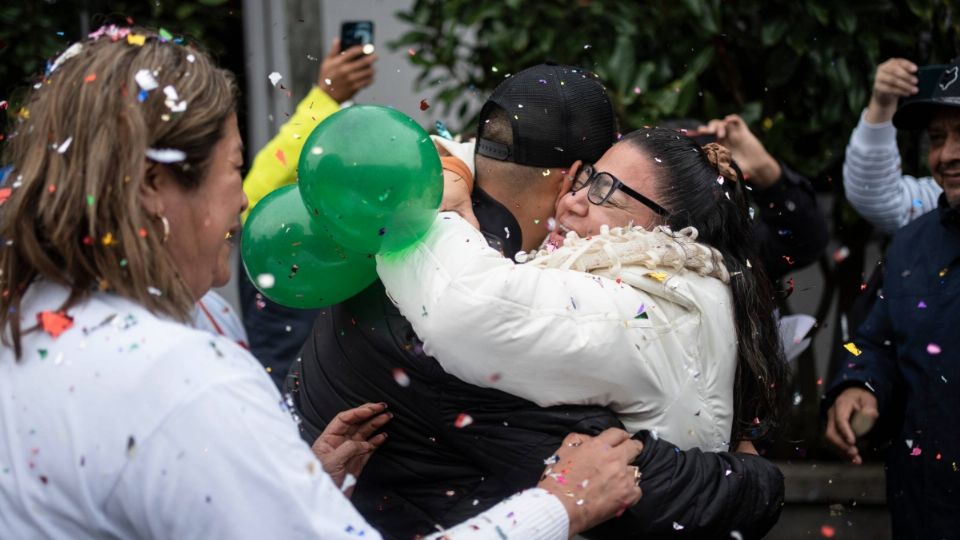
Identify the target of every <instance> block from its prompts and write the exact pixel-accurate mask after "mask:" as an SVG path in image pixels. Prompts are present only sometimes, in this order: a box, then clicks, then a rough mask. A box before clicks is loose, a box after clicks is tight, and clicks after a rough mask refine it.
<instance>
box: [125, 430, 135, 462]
mask: <svg viewBox="0 0 960 540" xmlns="http://www.w3.org/2000/svg"><path fill="white" fill-rule="evenodd" d="M136 453H137V441H136V439H134V438H133V435H131V436H130V437H129V438H128V439H127V458H129V459H133V456H134V455H136Z"/></svg>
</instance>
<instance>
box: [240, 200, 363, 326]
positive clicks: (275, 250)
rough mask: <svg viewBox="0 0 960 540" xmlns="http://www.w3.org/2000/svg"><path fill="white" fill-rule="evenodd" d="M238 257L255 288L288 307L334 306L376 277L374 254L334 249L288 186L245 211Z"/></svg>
mask: <svg viewBox="0 0 960 540" xmlns="http://www.w3.org/2000/svg"><path fill="white" fill-rule="evenodd" d="M240 254H241V257H242V258H243V266H244V268H245V269H246V270H247V275H248V276H250V279H251V280H252V281H253V283H254V285H256V287H257V289H258V290H259V291H260V292H261V293H263V295H264V296H266V297H267V298H269V299H270V300H273V301H274V302H276V303H278V304H281V305H284V306H288V307H295V308H318V307H324V306H329V305H331V304H336V303H339V302H342V301H343V300H346V299H347V298H350V297H351V296H353V295H355V294H357V293H358V292H360V291H362V290H363V289H365V288H366V287H367V286H368V285H370V284H371V283H373V281H374V280H375V279H377V263H376V260H374V258H373V256H372V255H368V254H363V253H357V252H355V251H351V250H348V249H346V248H344V247H342V246H340V245H338V244H337V243H336V242H335V241H334V240H333V237H332V236H331V235H330V233H328V232H326V231H325V230H324V228H323V225H321V224H320V223H317V222H316V221H315V220H313V219H311V218H310V214H309V213H308V212H307V209H306V208H304V206H303V201H302V200H301V199H300V193H299V192H298V191H297V186H293V185H291V186H284V187H282V188H280V189H278V190H276V191H273V192H272V193H270V194H268V195H267V196H266V197H264V198H263V200H261V201H260V204H258V205H257V206H255V207H254V208H253V210H251V211H250V216H249V217H248V218H247V222H246V223H245V224H244V226H243V237H242V239H241V241H240Z"/></svg>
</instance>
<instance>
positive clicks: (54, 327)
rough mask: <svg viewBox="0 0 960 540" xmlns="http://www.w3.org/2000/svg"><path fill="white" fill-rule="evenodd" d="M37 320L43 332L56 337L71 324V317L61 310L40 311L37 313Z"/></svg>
mask: <svg viewBox="0 0 960 540" xmlns="http://www.w3.org/2000/svg"><path fill="white" fill-rule="evenodd" d="M37 322H39V323H40V326H41V327H42V328H43V331H44V332H46V333H48V334H50V337H52V338H54V339H56V338H58V337H60V334H62V333H64V332H66V331H67V330H69V329H70V328H71V327H72V326H73V317H71V316H69V315H67V314H66V313H64V312H62V311H41V312H40V313H38V314H37Z"/></svg>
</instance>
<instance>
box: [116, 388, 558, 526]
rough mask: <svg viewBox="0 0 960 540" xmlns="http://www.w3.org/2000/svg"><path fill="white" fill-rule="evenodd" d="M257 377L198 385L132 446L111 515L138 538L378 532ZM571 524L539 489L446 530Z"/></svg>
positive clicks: (276, 396)
mask: <svg viewBox="0 0 960 540" xmlns="http://www.w3.org/2000/svg"><path fill="white" fill-rule="evenodd" d="M256 375H260V376H252V375H251V374H249V373H248V374H238V375H237V376H236V377H233V378H229V379H226V380H222V381H219V382H217V383H216V384H209V385H206V386H204V387H203V388H200V389H198V392H197V393H196V394H195V395H194V397H193V398H192V399H190V400H187V401H185V402H184V403H183V404H182V405H181V406H180V407H178V408H177V409H175V410H174V411H173V412H172V413H171V414H170V415H169V416H168V417H167V419H166V420H165V421H164V422H163V423H162V424H161V426H160V427H159V428H158V429H157V430H156V431H154V432H153V433H152V434H151V435H149V436H148V437H147V438H146V439H145V440H142V441H130V442H128V443H127V444H128V449H127V455H128V459H129V463H128V465H127V466H126V468H125V469H124V471H123V473H122V475H121V477H120V480H119V481H118V482H117V484H116V486H115V487H114V489H113V492H112V493H111V496H110V498H109V499H108V501H107V506H108V512H109V513H111V514H113V515H120V516H123V519H125V520H128V521H129V524H130V527H131V529H132V530H136V531H137V532H138V536H139V537H141V538H158V539H159V538H177V539H194V538H195V539H204V540H207V539H220V538H222V539H228V538H229V539H244V538H251V539H253V538H304V539H307V538H309V539H324V540H329V539H344V540H347V539H350V540H356V538H369V539H371V540H376V539H378V538H380V533H379V532H378V531H376V530H375V529H374V528H373V527H371V526H370V525H369V524H367V522H366V521H365V520H364V518H363V516H361V515H360V514H359V513H358V512H357V511H356V509H355V508H354V507H353V506H352V505H351V504H350V501H349V500H347V499H346V498H345V497H344V496H343V495H342V494H341V493H340V490H339V489H338V488H337V487H336V486H335V485H334V484H333V481H332V480H330V477H329V476H328V475H327V474H326V473H325V472H324V471H323V468H322V467H321V465H320V462H319V461H317V459H316V458H315V457H314V456H313V454H312V452H311V451H310V449H309V448H308V447H307V445H306V444H305V443H304V442H303V441H302V440H301V439H300V437H299V435H298V434H297V428H296V425H295V424H294V423H293V420H292V419H291V418H290V416H289V413H287V412H286V411H285V410H283V407H282V404H281V402H280V399H279V397H280V396H279V394H277V393H276V391H275V390H274V389H273V388H272V383H271V382H270V380H269V379H268V378H267V377H266V376H263V375H262V374H260V373H256ZM198 386H200V385H198ZM568 527H569V519H568V517H567V514H566V511H565V510H564V508H563V505H562V504H561V503H560V501H559V500H557V498H556V497H554V496H552V495H550V494H549V493H547V492H545V491H543V490H539V489H533V490H529V491H527V492H524V493H522V494H520V495H517V496H515V497H513V498H510V499H507V500H506V501H504V502H501V503H500V504H499V505H497V506H495V507H493V508H491V509H490V510H488V511H486V512H484V513H483V514H481V515H479V516H477V517H476V518H473V519H472V520H469V521H468V522H465V523H463V524H461V525H458V526H456V527H453V528H451V529H449V530H448V531H446V534H447V537H448V538H455V539H466V540H471V539H476V540H481V539H483V540H487V539H489V540H499V539H500V538H502V535H501V534H500V533H498V531H503V533H504V534H511V535H513V536H512V537H513V538H531V539H534V540H560V539H566V538H567V530H568Z"/></svg>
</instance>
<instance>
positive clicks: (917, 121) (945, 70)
mask: <svg viewBox="0 0 960 540" xmlns="http://www.w3.org/2000/svg"><path fill="white" fill-rule="evenodd" d="M937 68H939V69H937ZM917 79H918V80H919V84H918V85H917V87H918V89H919V91H918V92H917V94H916V95H914V96H910V97H908V98H904V99H902V100H901V101H900V106H899V107H898V108H897V113H896V114H894V115H893V125H894V126H896V127H897V128H898V129H923V128H925V127H927V124H929V123H930V118H931V117H932V116H933V113H934V112H935V111H936V110H937V109H938V108H940V107H960V57H958V58H957V59H956V60H954V61H953V63H951V64H948V65H945V66H924V67H922V68H920V69H919V70H918V73H917Z"/></svg>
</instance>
